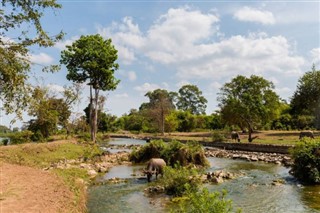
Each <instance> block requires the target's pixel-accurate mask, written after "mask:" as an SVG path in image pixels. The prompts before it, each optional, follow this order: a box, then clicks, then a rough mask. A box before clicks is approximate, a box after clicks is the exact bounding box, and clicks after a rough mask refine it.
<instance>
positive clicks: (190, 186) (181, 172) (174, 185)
mask: <svg viewBox="0 0 320 213" xmlns="http://www.w3.org/2000/svg"><path fill="white" fill-rule="evenodd" d="M157 185H161V186H163V187H164V188H165V192H166V194H168V195H173V196H175V197H177V196H182V195H184V194H185V193H186V192H187V191H190V192H196V191H197V190H198V189H199V187H200V185H201V180H200V176H199V175H198V171H197V170H196V169H192V168H188V167H182V166H179V165H176V166H175V168H171V167H168V166H167V167H165V169H164V176H163V178H161V179H159V180H158V181H157Z"/></svg>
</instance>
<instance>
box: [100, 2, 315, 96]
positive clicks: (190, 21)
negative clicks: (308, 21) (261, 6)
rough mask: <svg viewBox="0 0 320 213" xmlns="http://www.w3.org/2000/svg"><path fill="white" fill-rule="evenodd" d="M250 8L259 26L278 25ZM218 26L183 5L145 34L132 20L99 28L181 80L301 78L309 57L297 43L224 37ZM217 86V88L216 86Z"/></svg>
mask: <svg viewBox="0 0 320 213" xmlns="http://www.w3.org/2000/svg"><path fill="white" fill-rule="evenodd" d="M247 10H248V11H251V12H256V14H258V15H257V16H256V19H255V20H258V21H259V22H261V23H265V24H268V23H269V24H271V23H274V22H275V20H274V18H273V15H272V13H270V12H268V11H259V10H255V9H252V8H247ZM218 23H219V18H218V16H217V15H214V14H213V13H203V12H201V11H199V10H194V9H191V8H188V7H183V8H177V9H169V10H168V11H167V13H165V14H163V15H161V16H160V17H159V18H158V19H157V20H156V21H155V22H154V23H153V24H152V25H151V26H150V27H149V28H148V29H146V30H145V32H142V31H141V30H140V28H139V26H138V24H136V23H134V20H133V19H132V18H128V17H126V18H124V19H123V20H122V23H113V24H112V26H111V27H108V28H102V27H100V28H99V29H98V32H99V33H102V34H103V33H105V36H109V37H110V36H111V37H112V39H113V41H115V42H116V44H117V45H119V46H123V47H124V48H126V49H128V50H129V51H130V52H131V53H132V55H133V56H134V58H135V60H140V59H143V61H140V63H141V64H144V63H147V64H153V66H155V67H156V66H158V65H164V67H168V68H170V70H175V73H176V75H177V76H178V78H179V79H180V80H184V81H189V80H191V79H192V80H194V79H206V80H212V81H214V82H219V81H221V80H225V79H230V78H233V77H235V76H236V75H239V74H240V75H247V76H248V75H252V74H256V75H260V76H265V77H267V78H269V77H271V76H277V78H286V77H294V76H300V75H301V73H302V71H301V70H302V69H303V67H304V66H305V59H304V58H303V57H302V56H300V55H298V54H297V53H296V52H295V46H294V45H295V44H294V41H293V42H289V40H287V38H286V37H284V36H281V35H278V36H269V35H268V34H267V33H265V32H254V33H252V32H251V33H249V34H248V35H234V36H231V37H223V38H222V37H219V35H218V34H219V33H220V32H219V25H218ZM314 52H316V51H314ZM127 58H128V57H127ZM146 59H149V60H146ZM213 86H214V85H213ZM217 87H219V85H215V88H217ZM157 88H160V86H159V85H154V84H149V83H145V84H144V85H142V86H138V87H136V88H135V90H137V91H140V92H142V93H146V92H148V91H151V90H154V89H157Z"/></svg>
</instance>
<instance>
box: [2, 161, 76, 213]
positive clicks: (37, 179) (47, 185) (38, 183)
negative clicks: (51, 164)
mask: <svg viewBox="0 0 320 213" xmlns="http://www.w3.org/2000/svg"><path fill="white" fill-rule="evenodd" d="M72 196H73V194H72V193H71V192H70V190H69V189H68V188H67V187H66V186H65V185H64V184H63V181H62V180H60V179H59V178H58V177H57V176H56V175H54V174H52V173H50V172H48V171H42V170H39V169H35V168H31V167H26V166H19V165H13V164H7V163H1V162H0V213H11V212H17V213H24V212H25V213H33V212H36V213H39V212H43V213H51V212H52V213H53V212H54V213H56V212H70V209H72V200H73V199H72Z"/></svg>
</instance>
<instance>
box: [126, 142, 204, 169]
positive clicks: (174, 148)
mask: <svg viewBox="0 0 320 213" xmlns="http://www.w3.org/2000/svg"><path fill="white" fill-rule="evenodd" d="M151 158H162V159H164V160H165V161H166V162H167V164H168V165H171V166H174V165H175V164H176V163H178V164H179V165H182V166H186V165H189V164H194V165H199V166H207V165H208V161H207V159H206V157H205V155H204V150H203V148H202V146H201V145H200V144H199V143H197V142H189V143H187V144H183V143H181V142H178V141H171V142H168V143H165V142H163V141H162V140H154V141H151V142H150V143H148V144H146V145H144V146H143V147H142V148H140V149H136V150H133V151H132V152H131V154H130V156H129V159H130V161H133V162H135V163H140V162H146V161H147V160H149V159H151Z"/></svg>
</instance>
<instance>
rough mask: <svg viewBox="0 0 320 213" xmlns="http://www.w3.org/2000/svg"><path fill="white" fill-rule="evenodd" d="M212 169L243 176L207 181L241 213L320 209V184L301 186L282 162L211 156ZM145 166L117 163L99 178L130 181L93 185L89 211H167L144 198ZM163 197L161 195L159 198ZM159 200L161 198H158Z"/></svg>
mask: <svg viewBox="0 0 320 213" xmlns="http://www.w3.org/2000/svg"><path fill="white" fill-rule="evenodd" d="M117 142H119V143H121V144H123V143H126V144H132V143H140V144H143V143H144V142H143V141H135V140H130V139H117V140H116V141H114V142H113V143H116V144H117ZM208 160H209V161H210V165H211V166H210V169H208V171H214V170H221V169H223V170H226V171H231V172H236V173H239V172H241V173H242V174H243V175H242V176H241V177H239V178H236V179H234V180H230V181H226V182H224V183H222V184H219V185H212V184H207V185H205V187H207V188H208V189H209V190H210V191H221V190H227V192H228V196H227V197H228V198H229V199H231V200H232V201H233V207H234V210H236V209H237V208H241V209H242V212H244V213H247V212H248V213H250V212H252V213H253V212H254V213H256V212H263V213H264V212H268V213H286V212H320V186H309V187H307V186H302V185H301V184H299V183H298V182H296V181H295V179H294V178H293V177H292V176H291V175H290V174H289V169H288V168H285V167H283V166H280V165H275V164H267V163H260V162H247V161H241V160H231V159H223V158H208ZM141 167H142V166H117V167H114V168H112V169H111V170H110V171H109V172H108V173H107V174H105V175H104V176H103V177H100V178H99V179H98V180H97V181H101V180H102V181H103V180H106V179H110V178H114V177H119V178H128V179H129V180H128V182H127V183H119V184H106V185H93V186H91V187H89V190H88V210H89V212H92V213H101V212H126V213H127V212H128V213H129V212H137V213H138V212H139V213H143V212H168V210H167V209H165V207H164V206H163V205H161V202H160V204H159V202H153V201H152V200H150V198H148V197H145V196H144V193H143V190H144V188H146V186H147V181H146V179H145V178H139V169H141ZM279 179H281V180H284V184H280V185H273V184H272V183H273V181H274V180H279ZM159 199H160V198H159ZM159 199H158V200H159Z"/></svg>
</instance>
